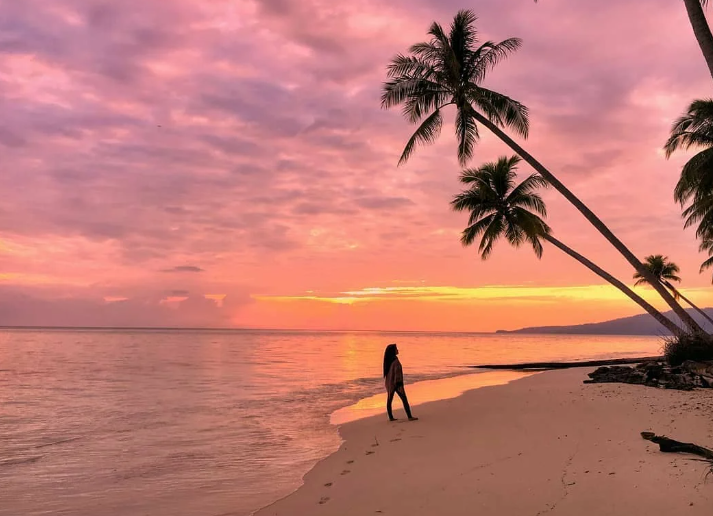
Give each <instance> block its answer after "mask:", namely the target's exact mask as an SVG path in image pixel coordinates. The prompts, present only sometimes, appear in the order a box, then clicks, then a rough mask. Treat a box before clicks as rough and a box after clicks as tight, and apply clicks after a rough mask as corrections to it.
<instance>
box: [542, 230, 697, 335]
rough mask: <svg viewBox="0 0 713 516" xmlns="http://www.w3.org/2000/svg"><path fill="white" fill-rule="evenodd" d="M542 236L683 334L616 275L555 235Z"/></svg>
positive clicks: (667, 326) (659, 320)
mask: <svg viewBox="0 0 713 516" xmlns="http://www.w3.org/2000/svg"><path fill="white" fill-rule="evenodd" d="M542 238H543V239H544V240H546V241H548V242H549V243H551V244H552V245H554V246H555V247H557V248H558V249H560V250H562V251H564V252H565V253H567V254H568V255H570V256H571V257H572V258H574V259H575V260H577V261H578V262H579V263H581V264H582V265H584V266H585V267H586V268H588V269H589V270H590V271H592V272H593V273H594V274H596V275H597V276H599V277H600V278H602V279H605V280H606V281H608V282H609V283H611V284H612V285H614V286H615V287H616V288H618V289H619V290H621V291H622V292H623V293H624V294H626V295H627V296H628V297H629V298H630V299H631V300H632V301H634V302H635V303H636V304H638V305H639V306H640V307H641V308H643V309H644V310H646V311H647V312H648V313H649V314H651V316H653V318H654V319H656V320H657V321H658V322H660V323H661V324H662V325H663V326H664V327H665V328H666V329H667V330H669V331H670V332H671V333H673V334H674V335H676V336H680V335H682V334H683V330H681V328H679V327H678V326H677V325H676V324H675V323H674V322H673V321H671V320H670V319H668V318H667V317H666V316H664V315H663V314H662V313H661V312H659V311H658V310H656V308H654V307H653V306H652V305H650V304H649V303H648V302H647V301H646V300H645V299H644V298H642V297H641V296H639V295H638V294H637V293H636V292H634V291H633V290H631V289H630V288H629V287H627V286H626V285H625V284H624V283H622V282H621V281H619V280H618V279H616V278H615V277H614V276H612V275H611V274H609V273H608V272H607V271H605V270H604V269H602V268H600V267H599V266H597V265H595V264H594V263H592V262H591V261H589V260H588V259H587V258H585V257H584V256H582V255H581V254H579V253H578V252H577V251H574V250H573V249H570V248H569V247H567V246H566V245H565V244H563V243H562V242H560V241H559V240H557V239H556V238H555V237H553V236H552V235H542Z"/></svg>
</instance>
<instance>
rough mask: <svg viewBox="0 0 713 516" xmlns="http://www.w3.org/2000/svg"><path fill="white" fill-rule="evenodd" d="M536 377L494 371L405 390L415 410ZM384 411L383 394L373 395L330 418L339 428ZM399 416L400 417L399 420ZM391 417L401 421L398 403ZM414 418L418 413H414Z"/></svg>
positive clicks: (420, 384)
mask: <svg viewBox="0 0 713 516" xmlns="http://www.w3.org/2000/svg"><path fill="white" fill-rule="evenodd" d="M533 374H536V373H519V372H515V371H495V372H487V373H477V374H469V375H464V376H456V377H454V378H444V379H441V380H425V381H423V382H417V383H414V384H412V385H407V386H406V394H407V395H408V399H409V404H410V405H411V406H412V407H417V406H418V405H420V404H422V403H428V402H429V401H436V400H444V399H447V398H455V397H457V396H460V395H461V394H463V393H464V392H465V391H469V390H472V389H477V388H479V387H489V386H494V385H504V384H506V383H509V382H512V381H515V380H519V379H520V378H525V377H527V376H531V375H533ZM385 410H386V394H375V395H374V396H369V397H368V398H363V399H361V400H359V401H358V402H357V403H355V404H353V405H349V406H348V407H343V408H341V409H339V410H337V411H335V412H334V413H332V415H331V416H330V422H331V423H332V424H333V425H341V424H344V423H349V422H350V421H355V420H357V419H362V418H365V417H370V416H375V415H377V414H384V413H385V412H384V411H385ZM399 412H401V415H400V416H399ZM394 415H395V416H396V417H397V418H398V417H404V415H403V406H402V405H401V400H400V399H398V397H396V398H395V399H394ZM414 415H416V416H417V415H418V413H417V412H416V411H415V410H414Z"/></svg>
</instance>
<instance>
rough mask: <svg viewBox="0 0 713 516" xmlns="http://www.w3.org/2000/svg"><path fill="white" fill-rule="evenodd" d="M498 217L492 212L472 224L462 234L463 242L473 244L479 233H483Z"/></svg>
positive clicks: (465, 244) (466, 244)
mask: <svg viewBox="0 0 713 516" xmlns="http://www.w3.org/2000/svg"><path fill="white" fill-rule="evenodd" d="M496 217H497V214H496V213H491V214H490V215H488V216H486V217H484V218H482V219H480V220H478V221H476V222H474V223H473V224H470V225H469V226H468V227H466V228H465V229H464V230H463V233H462V234H461V239H460V241H461V243H462V244H463V245H464V246H469V245H471V244H472V243H473V242H474V241H475V239H476V238H478V236H479V235H481V234H482V233H483V232H484V231H485V230H486V229H487V228H488V227H489V226H490V224H492V223H493V221H494V220H495V218H496Z"/></svg>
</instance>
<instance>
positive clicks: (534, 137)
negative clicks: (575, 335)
mask: <svg viewBox="0 0 713 516" xmlns="http://www.w3.org/2000/svg"><path fill="white" fill-rule="evenodd" d="M461 7H462V4H461V3H458V2H454V1H451V0H448V1H446V2H437V1H435V0H416V1H409V2H406V1H405V0H397V1H395V2H391V3H388V5H387V4H385V3H384V2H377V1H376V0H365V1H363V2H333V1H326V0H246V1H243V2H234V1H216V2H196V1H194V0H175V1H171V2H165V1H162V0H126V1H122V2H113V3H112V2H106V1H103V0H88V1H87V0H56V1H53V2H44V1H41V0H24V1H22V2H17V1H13V0H0V9H1V10H2V12H3V16H2V19H0V34H3V37H2V38H0V89H1V90H2V91H3V96H2V99H0V117H1V118H2V120H3V127H2V128H0V152H1V153H2V173H1V174H0V189H1V190H2V191H3V192H9V193H8V194H6V195H3V196H2V198H0V261H2V263H3V269H4V272H5V273H6V274H7V277H8V278H9V277H10V276H9V275H10V274H12V278H14V279H12V280H9V279H7V280H3V282H4V283H3V284H8V282H10V281H11V282H12V285H15V286H18V285H19V286H23V285H24V286H27V285H28V284H30V283H33V282H34V283H38V282H40V281H39V279H40V278H41V283H44V284H46V285H48V286H53V287H57V290H56V292H55V295H56V296H57V299H58V301H57V302H58V303H60V301H59V299H60V298H62V296H63V292H65V293H66V292H67V291H68V289H70V288H75V287H76V288H78V287H79V286H81V287H82V288H88V289H94V291H95V292H94V295H93V296H88V297H90V298H92V299H95V298H96V299H100V300H101V299H102V296H105V295H106V296H115V297H127V298H128V299H129V301H127V303H128V304H117V303H118V302H115V303H112V304H116V308H114V309H115V310H118V309H119V307H134V306H135V305H133V304H132V303H133V302H134V301H132V300H134V299H136V298H142V297H151V298H152V299H153V297H152V296H155V294H154V293H155V292H161V293H166V292H170V291H174V290H176V291H178V290H186V291H187V292H190V293H191V294H190V296H189V297H190V298H191V299H192V297H191V296H193V295H195V296H197V299H198V298H199V297H200V295H199V294H198V293H199V292H224V291H229V290H230V289H231V288H237V287H236V286H238V285H239V286H240V287H241V288H242V287H244V286H245V285H250V288H251V289H252V292H253V293H255V294H256V295H271V294H274V295H279V294H280V293H281V292H293V291H305V290H323V291H330V292H342V291H347V290H352V289H356V288H363V286H364V285H373V284H381V283H382V282H389V281H392V280H394V279H397V278H398V277H405V276H409V277H423V278H427V279H428V282H429V283H430V284H434V285H456V286H457V285H464V284H470V283H469V282H470V281H472V280H474V279H480V278H482V277H485V278H488V279H489V280H493V281H498V282H503V283H505V282H514V283H518V282H523V281H526V280H528V279H532V278H533V277H536V278H537V279H538V281H540V282H541V283H543V284H559V283H561V282H565V281H572V282H574V283H580V284H581V283H586V282H587V281H588V280H589V276H588V274H589V273H588V272H587V271H586V270H581V269H580V267H579V266H578V264H576V263H569V261H568V260H567V258H566V257H562V258H560V257H558V256H557V253H555V252H554V250H552V252H550V250H547V251H546V255H545V257H544V258H543V261H541V262H538V261H537V260H536V259H535V258H534V257H532V256H531V255H530V254H527V253H526V252H525V251H524V250H522V251H521V252H516V251H512V250H509V249H507V247H506V246H505V245H504V244H502V245H500V246H499V247H498V248H497V250H496V256H497V259H495V258H494V259H493V260H491V261H489V262H481V261H479V260H477V258H476V257H475V256H474V253H473V252H470V250H463V249H462V247H461V245H460V243H459V241H458V233H459V231H460V230H461V229H462V228H463V225H464V222H465V220H464V217H463V216H462V214H461V215H459V214H454V213H452V212H451V211H450V208H449V206H448V201H449V200H450V198H451V197H452V196H453V194H455V193H456V192H457V191H458V189H459V188H460V185H459V184H458V181H457V175H458V172H459V168H460V167H459V166H458V164H457V161H456V159H455V138H454V135H453V132H454V131H453V120H452V117H453V114H452V111H450V112H448V114H447V115H446V124H445V125H444V130H443V133H442V135H441V137H440V139H439V141H438V143H437V144H435V145H432V146H429V147H424V148H421V149H419V150H418V152H417V153H416V154H415V156H414V157H413V158H412V159H411V160H410V162H409V163H408V164H406V165H405V166H401V167H397V166H396V163H397V160H398V157H399V156H400V153H401V150H402V149H403V145H404V144H405V142H406V141H407V139H408V137H409V136H410V134H411V132H412V131H413V127H411V126H409V125H408V124H407V123H406V122H405V121H404V120H403V119H402V117H401V114H400V113H399V111H398V110H394V111H384V110H382V109H381V108H380V103H379V95H380V88H381V83H382V82H383V81H384V79H385V67H386V64H387V63H388V61H389V59H390V58H392V57H393V56H394V55H395V54H396V53H397V52H404V51H406V49H407V48H408V47H409V45H410V44H412V43H414V42H416V41H421V40H424V39H425V38H426V37H427V36H426V30H427V29H428V26H429V24H430V23H431V22H432V21H433V20H438V21H440V22H441V23H443V24H444V25H447V24H448V23H449V21H450V19H451V18H452V16H453V14H454V13H455V11H456V10H457V9H459V8H461ZM475 8H476V10H477V14H478V16H479V21H478V25H479V29H480V33H481V35H482V37H483V39H492V40H502V39H504V38H507V37H510V36H519V37H522V38H523V41H524V45H523V47H522V49H521V50H520V51H518V52H517V53H516V54H514V55H513V56H512V57H511V58H509V59H508V60H507V61H506V62H504V63H502V64H501V65H500V66H498V68H497V69H496V70H494V71H493V73H492V74H491V75H490V76H489V77H488V79H487V81H486V85H487V86H488V87H491V88H493V89H496V90H500V91H503V92H504V93H506V94H508V95H511V96H512V97H514V98H516V99H518V100H521V101H522V102H524V103H525V104H526V105H528V106H529V107H530V109H531V116H532V129H531V137H530V139H529V141H528V142H526V148H527V149H528V150H530V151H531V152H532V153H533V155H535V156H537V157H538V158H540V159H541V161H542V162H543V163H544V164H545V165H546V166H548V167H549V168H550V169H551V170H552V171H553V172H554V173H555V174H556V175H557V176H558V177H559V178H560V179H561V180H562V181H564V182H565V183H566V184H567V185H568V186H569V187H570V188H571V189H572V190H573V191H574V192H575V193H577V194H578V195H581V197H582V199H583V200H584V201H585V202H586V203H588V204H589V205H591V207H592V208H593V209H594V210H595V211H596V212H597V213H598V214H599V215H600V216H601V217H602V219H604V220H605V221H606V222H607V223H610V224H611V225H612V226H613V228H614V229H615V230H616V231H617V234H618V235H619V236H620V237H621V238H622V240H624V241H625V242H626V243H627V244H628V245H629V246H630V247H631V248H632V249H633V250H634V252H636V253H637V254H642V253H649V252H654V250H652V249H651V245H652V242H657V245H659V246H664V247H667V248H670V249H675V250H676V253H677V256H676V260H678V261H679V265H681V267H682V270H684V271H685V272H686V273H687V274H686V276H685V279H686V281H687V282H690V283H692V284H696V285H698V284H700V285H703V284H706V283H707V281H708V278H705V277H697V276H695V271H697V269H698V264H699V263H700V261H701V258H700V256H699V255H698V254H697V253H696V244H695V241H694V239H693V237H692V235H691V234H688V233H683V232H682V231H681V221H680V219H679V212H678V208H677V207H676V206H675V205H674V204H673V202H672V201H671V189H672V186H673V184H674V183H675V180H676V174H677V173H678V170H679V168H680V165H681V163H682V161H683V159H684V157H683V156H680V157H674V159H673V160H672V161H665V160H664V158H663V157H662V156H661V155H660V154H658V153H657V152H658V150H659V149H660V147H661V144H662V143H663V141H664V140H665V137H666V133H667V131H668V127H669V125H670V122H671V120H672V119H673V118H675V117H676V116H677V115H678V114H679V113H680V111H682V110H683V108H684V107H685V105H686V103H687V102H688V101H689V100H691V99H692V98H695V97H696V96H705V95H708V90H709V86H710V77H707V72H706V69H705V65H704V63H703V61H702V59H701V58H700V52H699V50H698V49H697V47H696V43H695V39H694V38H693V36H692V34H691V30H690V26H689V24H688V21H687V19H686V14H685V9H684V8H683V6H682V5H681V3H680V2H669V1H664V0H652V2H649V3H647V4H646V5H643V4H642V2H640V1H638V0H626V1H621V2H610V3H607V4H606V5H602V3H601V2H595V1H594V0H586V1H580V2H558V1H556V0H552V1H549V0H548V1H547V2H538V3H537V4H534V3H533V2H528V1H524V2H514V3H506V2H502V1H500V0H483V1H481V2H478V5H477V6H476V7H475ZM631 20H636V23H635V24H632V23H631ZM602 34H610V35H612V34H613V35H620V36H612V37H609V38H602ZM662 34H665V35H666V37H665V38H664V37H662ZM682 56H685V58H684V57H682ZM506 153H510V151H509V150H508V149H507V148H506V147H504V146H503V145H502V144H500V143H499V142H497V141H495V139H494V138H493V137H492V136H490V135H488V134H487V133H485V131H483V138H482V141H481V142H480V144H479V145H478V147H477V149H476V157H475V159H474V160H473V161H472V162H471V164H470V165H472V166H477V165H479V164H481V163H482V162H484V161H486V160H491V159H494V158H496V157H497V156H498V155H502V154H506ZM522 172H523V173H528V172H529V169H528V168H527V167H526V166H524V165H523V166H522ZM545 196H546V200H547V201H548V208H549V213H550V219H549V222H550V224H551V225H552V227H553V228H554V230H555V231H556V234H557V236H558V237H559V238H561V239H562V240H563V241H565V242H567V243H571V244H572V245H573V246H576V248H577V250H578V251H580V252H583V253H584V254H587V255H590V254H591V255H592V258H595V259H596V261H597V263H601V264H602V265H604V266H605V267H606V268H607V269H610V270H611V272H614V273H615V274H616V275H618V276H620V277H622V278H625V279H626V278H628V277H629V275H630V270H629V268H628V266H627V265H626V263H624V262H623V260H620V259H619V258H618V256H616V254H615V253H613V254H606V253H604V252H603V251H602V246H601V245H600V244H601V243H602V241H601V240H597V239H598V238H599V237H598V235H596V233H592V232H591V231H590V230H589V229H588V227H587V225H586V223H585V222H584V221H583V219H582V218H581V217H580V216H579V215H578V214H577V213H575V212H574V211H573V210H572V209H571V208H570V207H569V206H568V205H567V204H566V203H565V202H564V201H563V200H562V199H561V198H560V197H559V196H558V195H557V194H556V193H555V192H552V191H548V192H546V193H545ZM664 251H665V249H661V250H660V252H664ZM656 252H659V251H656ZM670 254H671V253H670ZM176 263H186V264H192V263H200V264H201V267H197V266H192V265H185V266H175V264H176ZM162 272H165V274H164V273H162ZM170 272H173V273H181V272H185V273H189V272H201V274H182V275H181V283H180V284H178V285H176V284H173V283H172V282H173V281H174V279H175V278H174V275H172V274H168V273H170ZM126 290H130V291H131V292H129V294H131V295H127V292H125V291H126ZM3 295H4V294H3ZM85 297H87V296H85V295H84V294H83V299H84V298H85ZM174 297H181V296H179V295H176V296H174ZM0 300H1V299H0ZM208 301H209V302H210V303H212V304H215V303H214V301H213V300H208ZM62 302H67V303H70V301H62ZM197 302H199V301H197ZM70 304H71V303H70ZM224 304H225V305H226V306H228V307H229V306H230V303H224ZM23 306H26V307H27V309H28V310H29V309H30V308H29V307H30V305H29V304H27V305H23ZM52 306H53V307H54V306H55V305H52ZM92 306H93V305H92ZM99 306H103V305H101V304H100V305H99ZM186 306H187V305H186ZM53 309H54V308H53ZM57 309H58V310H59V308H57ZM103 309H104V308H102V310H103ZM131 309H132V310H133V308H131ZM126 310H127V312H126V314H128V313H129V312H131V310H129V308H126ZM13 313H16V312H13ZM88 313H89V312H88ZM91 313H96V314H97V315H96V317H98V318H101V317H105V316H104V315H100V312H99V311H95V312H91ZM131 313H134V312H131ZM136 314H137V315H136V317H137V318H140V317H142V316H141V314H139V313H138V311H137V312H136ZM16 315H17V317H20V315H18V314H17V313H16ZM156 316H157V317H163V316H160V315H156ZM126 317H127V318H129V317H128V315H126ZM254 317H256V318H257V319H259V320H265V321H271V320H274V314H272V313H260V314H254ZM102 320H104V319H102ZM142 320H143V319H142Z"/></svg>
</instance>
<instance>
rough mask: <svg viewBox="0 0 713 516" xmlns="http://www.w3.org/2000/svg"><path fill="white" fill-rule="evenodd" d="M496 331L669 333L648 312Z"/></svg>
mask: <svg viewBox="0 0 713 516" xmlns="http://www.w3.org/2000/svg"><path fill="white" fill-rule="evenodd" d="M703 310H704V311H705V312H706V313H707V314H708V315H709V316H711V317H713V308H704V309H703ZM686 311H687V312H688V313H689V314H691V316H692V317H693V318H694V319H695V320H696V321H697V322H698V323H699V324H701V325H703V327H704V328H705V329H707V330H711V324H710V323H709V322H708V321H706V320H705V319H704V318H703V316H702V315H701V314H699V313H698V312H696V311H695V310H693V309H688V310H686ZM664 315H666V317H668V318H670V319H672V320H673V321H675V322H676V323H680V319H679V318H678V316H676V315H673V313H672V312H670V311H669V312H665V313H664ZM496 333H544V334H565V333H567V334H575V335H670V332H669V331H668V330H667V329H666V328H664V327H663V326H661V324H660V323H659V322H658V321H656V319H654V318H653V317H651V316H650V315H649V314H641V315H634V316H632V317H622V318H621V319H613V320H611V321H604V322H598V323H589V324H575V325H572V326H535V327H531V328H521V329H519V330H498V331H497V332H496Z"/></svg>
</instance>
